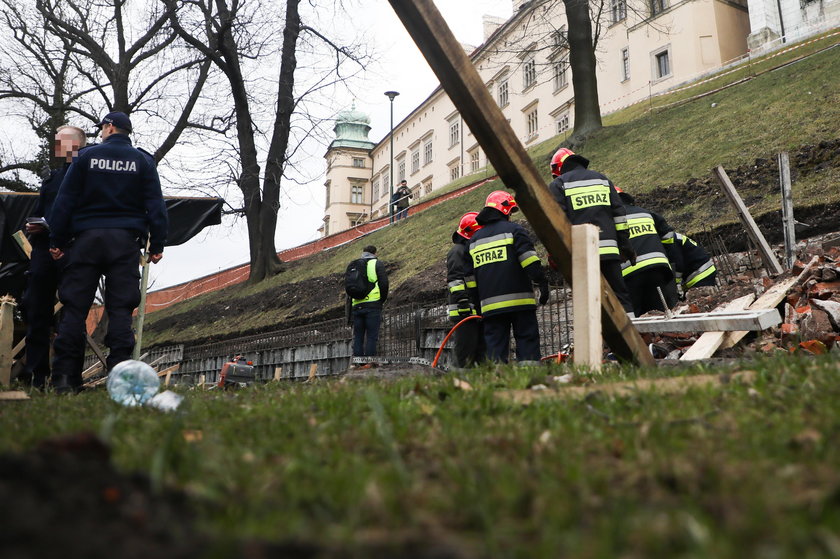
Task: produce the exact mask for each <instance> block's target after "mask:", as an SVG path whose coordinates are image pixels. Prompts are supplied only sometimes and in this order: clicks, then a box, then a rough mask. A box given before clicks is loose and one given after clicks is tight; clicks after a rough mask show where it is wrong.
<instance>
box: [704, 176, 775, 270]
mask: <svg viewBox="0 0 840 559" xmlns="http://www.w3.org/2000/svg"><path fill="white" fill-rule="evenodd" d="M714 173H715V176H716V177H717V179H718V182H720V186H721V188H722V189H723V193H724V194H725V195H726V197H727V198H729V202H730V203H731V204H732V205H733V206H734V207H735V211H737V212H738V217H739V218H741V223H743V225H744V229H746V230H747V235H749V237H750V239H752V241H753V242H754V243H755V245H756V246H757V247H758V250H759V252H760V253H761V259H762V260H763V261H764V265H765V266H767V271H768V272H769V273H770V274H771V275H774V276H777V275H779V274H781V273H782V272H784V269H782V265H781V264H779V261H778V260H776V255H774V254H773V250H772V249H771V248H770V245H769V244H767V239H765V238H764V235H762V234H761V231H760V230H759V228H758V225H756V224H755V220H754V219H753V218H752V216H751V215H750V211H749V210H748V209H747V206H746V205H745V204H744V201H743V200H742V199H741V196H740V195H739V194H738V191H737V190H735V186H734V185H733V184H732V181H730V180H729V175H727V174H726V171H724V170H723V167H721V166H720V165H718V166H717V167H715V168H714Z"/></svg>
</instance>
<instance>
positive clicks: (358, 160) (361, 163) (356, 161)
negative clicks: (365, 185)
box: [353, 157, 365, 169]
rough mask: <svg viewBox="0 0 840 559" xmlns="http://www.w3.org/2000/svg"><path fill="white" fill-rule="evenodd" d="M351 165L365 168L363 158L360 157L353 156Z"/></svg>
mask: <svg viewBox="0 0 840 559" xmlns="http://www.w3.org/2000/svg"><path fill="white" fill-rule="evenodd" d="M353 167H356V168H358V169H364V168H365V160H364V159H362V158H361V157H354V158H353Z"/></svg>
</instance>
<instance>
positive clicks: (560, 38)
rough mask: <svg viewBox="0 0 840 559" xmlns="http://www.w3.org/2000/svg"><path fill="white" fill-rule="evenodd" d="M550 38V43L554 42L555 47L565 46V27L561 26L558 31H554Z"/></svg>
mask: <svg viewBox="0 0 840 559" xmlns="http://www.w3.org/2000/svg"><path fill="white" fill-rule="evenodd" d="M551 38H552V41H553V42H554V46H555V47H563V46H566V44H567V42H568V41H567V40H566V26H565V25H561V26H560V29H557V30H556V31H554V33H552V35H551Z"/></svg>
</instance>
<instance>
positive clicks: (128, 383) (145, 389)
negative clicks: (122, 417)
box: [107, 359, 160, 406]
mask: <svg viewBox="0 0 840 559" xmlns="http://www.w3.org/2000/svg"><path fill="white" fill-rule="evenodd" d="M107 387H108V394H110V395H111V399H112V400H114V401H115V402H117V403H118V404H122V405H124V406H142V405H143V404H145V403H146V402H147V401H148V400H149V399H150V398H152V397H153V396H154V395H155V394H157V391H158V389H160V378H158V375H157V373H156V372H155V370H154V369H152V368H151V367H150V366H149V365H147V364H146V363H143V362H142V361H134V360H133V359H129V360H128V361H123V362H122V363H120V364H118V365H117V366H116V367H114V368H113V369H111V373H110V374H109V375H108V383H107Z"/></svg>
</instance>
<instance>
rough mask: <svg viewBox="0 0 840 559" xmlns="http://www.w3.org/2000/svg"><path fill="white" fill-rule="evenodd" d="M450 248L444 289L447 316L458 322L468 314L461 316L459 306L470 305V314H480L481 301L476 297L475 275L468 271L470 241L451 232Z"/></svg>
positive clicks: (469, 266) (447, 256) (469, 264)
mask: <svg viewBox="0 0 840 559" xmlns="http://www.w3.org/2000/svg"><path fill="white" fill-rule="evenodd" d="M452 243H453V244H452V248H451V249H449V254H447V255H446V289H447V291H448V293H449V300H448V303H449V304H448V307H447V310H448V312H449V318H450V320H452V321H453V322H458V321H460V320H461V319H462V318H465V317H466V316H468V315H464V316H462V315H461V313H459V312H458V310H459V309H460V308H465V307H466V306H467V305H469V306H471V308H472V310H471V313H470V314H481V301H480V299H479V297H478V288H477V286H476V281H475V276H473V275H472V274H471V273H469V270H470V268H471V266H472V264H471V262H470V251H469V244H470V241H468V240H467V239H465V238H464V237H462V236H461V235H459V234H458V233H453V234H452Z"/></svg>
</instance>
